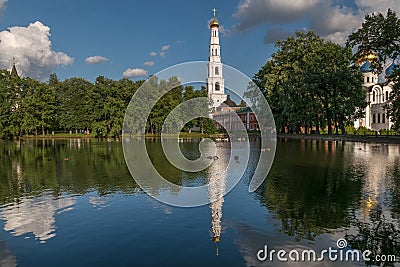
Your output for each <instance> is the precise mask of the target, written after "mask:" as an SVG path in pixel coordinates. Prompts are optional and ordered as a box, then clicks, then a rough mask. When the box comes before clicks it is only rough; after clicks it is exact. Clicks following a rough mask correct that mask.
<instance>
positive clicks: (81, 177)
mask: <svg viewBox="0 0 400 267" xmlns="http://www.w3.org/2000/svg"><path fill="white" fill-rule="evenodd" d="M0 153H1V154H0V155H2V156H1V158H0V203H9V202H14V201H15V202H18V201H19V199H21V198H22V197H24V196H26V195H31V196H35V195H40V194H41V193H42V192H43V191H45V190H46V191H47V190H48V191H50V192H52V194H54V196H58V195H60V194H61V193H68V194H85V193H87V192H90V191H93V190H97V191H98V192H99V194H100V195H105V194H110V193H113V192H119V191H121V192H124V193H135V192H136V191H137V190H138V186H137V184H136V183H135V182H134V180H133V179H132V178H131V176H130V174H129V171H128V169H127V168H126V167H125V166H126V165H125V160H124V156H123V152H122V146H121V143H119V142H98V141H96V140H85V139H83V140H56V141H55V140H25V141H17V142H2V143H1V144H0Z"/></svg>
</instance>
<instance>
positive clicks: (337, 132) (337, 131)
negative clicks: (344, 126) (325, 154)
mask: <svg viewBox="0 0 400 267" xmlns="http://www.w3.org/2000/svg"><path fill="white" fill-rule="evenodd" d="M335 131H336V135H338V134H339V127H338V119H337V115H336V116H335Z"/></svg>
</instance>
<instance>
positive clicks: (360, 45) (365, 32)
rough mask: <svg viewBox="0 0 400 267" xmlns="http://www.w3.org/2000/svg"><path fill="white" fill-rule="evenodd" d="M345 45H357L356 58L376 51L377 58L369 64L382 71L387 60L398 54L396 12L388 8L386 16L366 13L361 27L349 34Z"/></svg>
mask: <svg viewBox="0 0 400 267" xmlns="http://www.w3.org/2000/svg"><path fill="white" fill-rule="evenodd" d="M347 45H348V46H350V47H357V51H356V53H355V57H356V58H364V57H365V56H367V55H369V54H370V53H371V52H374V53H376V55H377V59H376V60H374V61H373V62H371V64H372V66H373V67H374V68H375V69H376V71H377V73H382V71H383V68H384V65H385V63H386V62H387V60H394V59H396V58H398V57H399V55H400V20H399V18H398V17H397V15H396V12H395V11H393V10H391V9H388V11H387V14H386V17H385V16H384V15H383V14H382V13H372V14H369V15H366V16H365V20H364V22H363V24H362V26H361V28H360V29H358V30H357V31H356V32H354V33H352V34H350V35H349V38H348V40H347Z"/></svg>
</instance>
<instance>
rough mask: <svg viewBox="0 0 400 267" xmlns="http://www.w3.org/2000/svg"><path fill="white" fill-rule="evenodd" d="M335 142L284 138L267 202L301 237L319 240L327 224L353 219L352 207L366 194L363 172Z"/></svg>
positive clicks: (285, 229) (264, 193)
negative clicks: (351, 214) (299, 140)
mask: <svg viewBox="0 0 400 267" xmlns="http://www.w3.org/2000/svg"><path fill="white" fill-rule="evenodd" d="M341 148H342V147H341V146H337V147H336V146H335V145H334V143H331V142H309V141H304V142H287V143H284V144H282V143H278V150H277V154H276V157H275V164H274V165H273V167H272V169H271V171H270V174H269V176H268V178H267V180H266V182H265V186H264V187H262V188H261V189H260V190H259V191H258V195H259V197H260V199H261V201H262V202H263V203H264V205H266V206H267V207H268V209H270V210H271V211H272V212H273V213H274V215H275V217H276V218H277V219H278V220H279V221H280V223H281V225H280V228H281V229H280V231H281V232H282V233H285V234H287V235H289V236H294V237H295V238H296V240H301V239H303V238H306V239H309V240H314V238H315V237H316V236H317V235H320V234H322V233H325V232H326V231H327V229H336V228H339V227H342V226H348V225H349V224H350V214H349V207H351V206H352V205H354V203H356V201H357V200H358V199H359V198H360V195H361V193H360V191H361V187H362V182H361V179H360V178H358V177H360V172H362V171H361V170H354V168H353V165H351V161H350V160H349V159H348V158H346V156H345V155H344V153H343V150H342V149H341Z"/></svg>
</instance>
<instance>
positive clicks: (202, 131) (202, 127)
mask: <svg viewBox="0 0 400 267" xmlns="http://www.w3.org/2000/svg"><path fill="white" fill-rule="evenodd" d="M200 128H201V134H204V120H203V119H202V120H201V123H200Z"/></svg>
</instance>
